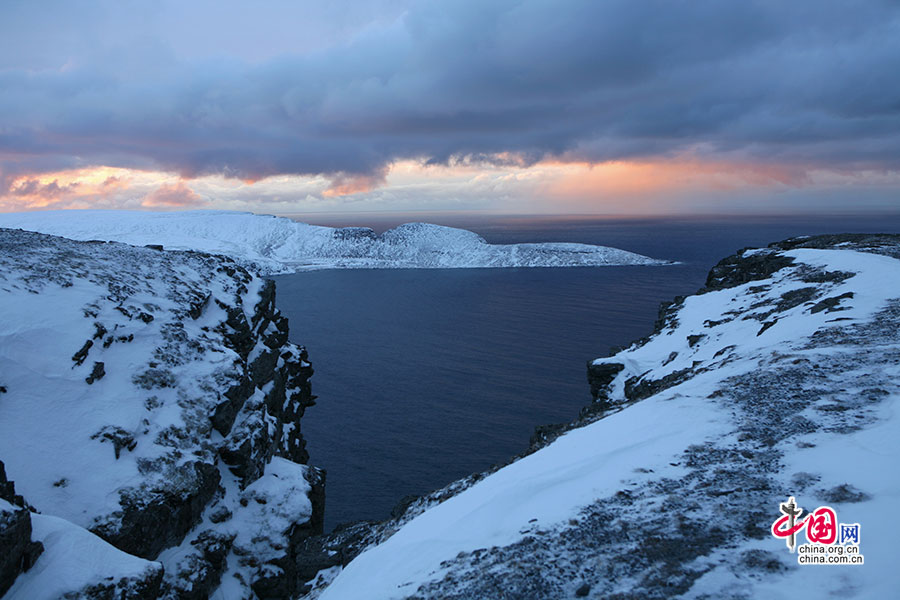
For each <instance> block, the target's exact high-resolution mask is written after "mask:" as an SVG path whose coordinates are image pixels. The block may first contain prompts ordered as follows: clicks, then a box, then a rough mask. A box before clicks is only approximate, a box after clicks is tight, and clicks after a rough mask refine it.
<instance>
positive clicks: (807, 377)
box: [314, 235, 900, 600]
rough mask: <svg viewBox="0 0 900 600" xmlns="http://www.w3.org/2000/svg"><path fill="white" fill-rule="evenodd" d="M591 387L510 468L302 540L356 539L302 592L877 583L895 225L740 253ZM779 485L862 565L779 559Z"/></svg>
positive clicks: (719, 591) (897, 321)
mask: <svg viewBox="0 0 900 600" xmlns="http://www.w3.org/2000/svg"><path fill="white" fill-rule="evenodd" d="M589 381H590V384H591V388H592V390H593V392H594V396H595V402H594V403H593V404H592V405H591V406H589V407H588V408H586V409H585V410H584V411H583V414H582V415H581V417H580V418H579V419H578V420H576V421H574V422H573V423H570V424H567V425H560V426H556V427H542V428H539V429H538V431H537V432H536V435H535V438H534V440H533V443H534V446H533V448H532V451H531V452H530V453H527V454H526V455H525V456H523V457H521V458H519V459H518V460H516V461H514V462H512V463H511V464H509V465H508V466H505V467H503V468H499V469H497V470H495V471H493V472H490V473H487V474H482V475H476V476H473V477H470V478H467V479H465V480H462V481H459V482H456V483H454V484H452V485H451V486H449V487H448V488H446V489H445V490H441V491H438V492H436V493H434V494H432V495H430V496H428V497H425V498H422V499H420V500H418V501H416V502H413V503H412V504H410V505H409V506H408V507H407V508H406V512H405V514H403V515H402V516H400V517H399V518H398V519H396V520H394V521H392V522H387V523H382V524H379V525H377V526H375V527H368V528H365V527H360V528H357V530H356V531H348V532H343V533H339V534H336V535H334V536H332V537H331V538H328V537H326V538H322V539H321V541H320V546H321V547H322V548H323V550H325V551H329V550H330V551H331V552H343V553H344V554H345V558H350V557H351V556H353V555H354V554H356V553H357V552H358V551H359V548H365V547H366V546H367V545H368V547H367V548H366V549H365V550H364V551H363V552H362V553H361V554H359V555H358V556H356V557H355V558H353V560H351V561H350V562H349V564H346V565H345V566H344V568H343V570H341V567H340V565H337V566H334V567H332V568H331V569H330V570H328V571H323V572H322V577H321V579H322V581H323V582H326V581H329V580H331V583H330V585H329V586H327V587H324V585H323V586H322V587H320V588H319V589H318V590H317V591H316V592H314V595H315V596H317V597H321V598H322V599H323V600H332V599H334V600H342V599H347V598H363V597H364V598H370V599H373V600H374V599H387V598H418V599H426V598H433V599H438V598H440V599H443V600H447V599H469V598H535V599H537V598H548V599H549V598H554V599H557V598H577V597H592V598H593V597H596V598H671V597H682V598H794V599H796V598H811V599H812V598H821V597H824V596H828V595H832V594H841V595H850V596H853V597H859V598H887V597H893V596H895V595H896V592H897V590H898V589H900V572H898V570H897V569H896V568H895V566H894V558H895V557H896V540H897V539H900V522H898V520H897V519H896V518H894V510H895V507H896V506H897V505H898V503H900V487H898V482H900V480H898V477H897V466H896V465H897V464H898V462H900V417H898V415H897V403H898V400H900V237H898V236H875V235H873V236H843V237H839V236H832V237H818V238H800V239H795V240H789V241H787V242H782V243H780V244H775V245H773V246H772V247H770V248H767V249H756V250H745V251H743V252H740V253H739V254H737V255H735V256H733V257H730V258H728V259H725V260H723V261H722V262H721V263H720V264H719V265H718V266H717V267H716V268H714V269H713V270H712V272H711V273H710V277H709V280H708V282H707V286H706V287H705V288H704V289H703V290H701V291H700V293H698V294H696V295H694V296H690V297H687V298H681V299H679V300H678V301H676V302H675V303H673V304H672V305H670V306H667V307H665V308H664V309H663V310H662V311H661V315H660V321H659V322H658V324H657V330H656V332H655V333H654V334H653V335H652V336H650V337H649V338H648V339H646V340H641V341H639V342H636V343H635V344H634V345H632V346H631V347H630V348H627V349H625V350H623V351H621V352H619V353H618V354H616V355H615V356H612V357H610V358H603V359H598V360H596V361H593V362H592V363H590V365H589ZM791 496H793V497H795V498H796V501H797V503H798V504H799V505H800V506H801V507H803V508H805V509H806V511H808V512H812V511H813V510H814V509H815V508H817V507H818V506H820V505H828V506H830V507H831V508H833V509H834V510H835V511H836V514H837V517H838V519H839V520H840V521H841V522H845V523H851V524H852V523H857V524H859V525H860V526H861V530H860V543H859V545H858V546H857V548H858V549H859V551H860V555H863V556H864V558H865V563H864V565H862V566H859V565H856V566H853V565H841V566H805V565H800V564H798V558H797V557H798V554H796V553H793V554H792V553H791V552H790V551H789V550H788V549H787V548H786V546H785V541H784V540H782V539H776V538H775V537H773V535H772V534H771V527H772V525H773V522H774V521H775V520H776V519H778V518H779V517H781V516H782V513H781V512H780V509H779V506H780V503H784V502H787V501H788V498H789V497H791ZM805 515H806V513H803V516H804V517H805ZM833 525H836V523H834V524H833ZM797 536H798V539H799V538H801V537H802V533H798V534H797ZM803 541H805V538H804V539H803ZM354 545H355V547H354ZM343 562H344V563H346V560H344V561H343Z"/></svg>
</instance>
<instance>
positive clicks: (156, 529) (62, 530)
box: [0, 229, 321, 598]
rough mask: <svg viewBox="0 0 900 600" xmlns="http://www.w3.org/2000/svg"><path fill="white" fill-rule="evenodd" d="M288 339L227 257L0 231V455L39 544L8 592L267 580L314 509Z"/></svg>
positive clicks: (256, 288)
mask: <svg viewBox="0 0 900 600" xmlns="http://www.w3.org/2000/svg"><path fill="white" fill-rule="evenodd" d="M287 335H288V329H287V320H286V319H285V318H284V317H282V316H281V315H280V314H279V313H278V311H277V309H276V308H275V306H274V286H272V285H271V284H270V283H267V282H265V281H263V280H262V279H260V278H259V277H257V276H254V275H251V274H250V273H248V272H247V271H245V270H244V269H243V268H241V267H240V266H238V265H237V264H236V263H235V262H234V261H232V260H230V259H228V258H225V257H221V256H209V255H204V254H199V253H196V252H159V251H157V250H152V249H147V248H135V247H133V246H128V245H125V244H118V243H84V242H75V241H71V240H68V239H64V238H56V237H51V236H46V235H42V234H36V233H30V232H24V231H11V230H3V229H0V461H2V462H3V463H4V464H5V470H6V473H7V475H8V476H9V479H11V480H14V481H15V487H16V492H17V493H18V494H21V495H22V496H24V498H25V500H26V501H27V502H28V503H29V504H30V505H31V506H33V507H34V508H35V509H37V510H38V511H40V512H41V513H42V516H40V517H37V516H35V517H34V518H32V521H33V526H34V536H35V539H42V540H43V542H44V547H45V550H44V553H43V554H41V555H40V556H39V558H38V561H37V563H36V564H35V565H34V567H33V568H32V569H31V570H30V571H29V572H28V573H26V574H24V575H22V576H20V579H21V581H17V582H16V584H15V586H14V587H13V588H12V589H11V590H10V592H9V597H10V598H37V597H58V595H59V594H57V592H60V593H62V591H64V592H66V593H68V592H71V593H73V594H78V593H83V591H82V592H79V590H80V589H81V588H82V587H83V586H87V585H88V584H89V583H102V582H103V581H104V580H103V577H105V576H106V575H107V574H110V575H111V574H114V573H115V574H118V576H119V577H126V578H127V577H131V576H132V575H135V574H140V573H143V574H144V580H143V581H142V583H141V585H143V586H144V587H146V586H152V585H156V587H159V585H160V581H159V579H160V575H161V573H162V571H161V569H160V564H161V565H162V567H164V568H165V580H164V581H163V582H162V585H163V589H169V590H172V589H177V590H191V589H194V590H195V592H196V593H198V594H200V596H202V595H203V593H204V592H202V591H198V590H202V589H205V588H210V587H212V588H214V587H217V586H218V580H219V578H220V577H221V578H223V579H224V581H227V582H228V584H229V585H230V586H232V587H233V588H236V589H237V590H238V591H236V592H235V593H233V594H232V595H231V596H229V597H245V596H247V595H248V593H249V590H250V587H251V586H252V585H257V586H261V585H262V586H266V585H274V584H273V583H272V582H273V581H275V580H276V579H278V577H280V575H279V573H278V572H280V571H279V570H280V567H276V566H273V565H272V564H270V563H272V562H275V563H277V562H278V561H280V560H283V559H284V558H285V555H286V554H287V553H289V551H290V548H291V543H295V542H296V540H292V536H295V535H299V532H301V531H304V528H305V530H306V531H307V532H311V531H312V530H314V529H315V528H316V525H315V523H314V521H315V520H316V519H321V514H318V515H315V514H314V513H315V512H316V510H318V512H319V513H320V512H321V507H319V508H318V509H314V507H313V502H314V501H315V499H314V488H315V487H316V486H319V487H320V486H321V481H320V479H321V477H320V475H319V474H318V471H317V470H316V469H314V468H312V467H309V466H306V465H304V464H298V463H301V462H305V460H306V452H305V450H304V442H303V439H302V437H301V435H300V417H301V416H302V414H303V411H304V409H305V407H306V406H309V405H311V403H312V398H311V396H310V393H309V391H310V387H309V383H308V379H309V377H310V376H311V375H312V369H311V367H310V365H309V363H308V362H306V360H304V358H305V356H306V355H305V353H304V351H303V350H302V349H300V348H298V347H296V346H294V345H293V344H290V343H288V342H287ZM101 538H102V539H101ZM103 540H105V541H103ZM107 542H108V543H107ZM110 544H112V546H115V547H116V548H118V550H116V549H115V548H113V547H112V546H110ZM161 552H162V554H160V553H161ZM66 555H68V556H69V560H68V561H67V560H66V558H65V556H66ZM92 556H93V557H92ZM138 557H140V558H138ZM142 559H149V560H151V561H155V562H152V563H151V562H148V560H142ZM107 563H108V564H107ZM105 565H106V566H105ZM107 567H109V568H107ZM104 569H106V570H105V571H104ZM276 571H278V572H276ZM73 572H77V573H79V575H78V577H74V576H72V577H70V576H69V574H70V573H73ZM95 575H96V577H99V578H100V579H99V580H96V581H92V580H91V578H92V577H94V576H95ZM101 575H102V576H103V577H101ZM238 577H239V578H238ZM154 578H155V579H154ZM154 581H155V583H154ZM292 585H293V583H289V584H286V586H287V587H286V589H293V588H292V587H291V586H292ZM59 586H63V587H64V588H65V589H63V588H61V587H59ZM38 590H42V591H41V593H40V594H39V593H38ZM48 590H49V591H48ZM54 590H55V591H54ZM200 596H198V597H200ZM86 597H89V595H88V596H86ZM116 597H119V596H118V595H117V596H116ZM122 597H133V596H130V595H127V596H122Z"/></svg>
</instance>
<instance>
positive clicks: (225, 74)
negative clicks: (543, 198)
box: [0, 0, 900, 205]
mask: <svg viewBox="0 0 900 600" xmlns="http://www.w3.org/2000/svg"><path fill="white" fill-rule="evenodd" d="M66 4H67V3H62V4H60V13H59V16H56V17H47V16H46V15H47V14H48V12H52V11H48V10H46V9H45V8H44V7H38V6H37V5H32V4H29V3H20V4H16V5H15V7H14V9H11V10H10V11H9V14H8V15H6V17H5V18H4V23H3V24H0V56H2V57H3V58H2V61H0V171H2V172H3V173H6V174H7V177H8V176H9V174H16V173H36V172H37V173H39V172H45V171H48V170H61V169H73V168H78V167H85V166H90V165H108V166H116V167H127V168H132V169H144V170H151V169H152V170H159V171H165V172H172V173H178V174H180V175H181V176H182V177H185V178H193V177H200V176H204V175H209V174H218V175H224V176H226V177H234V178H238V179H244V180H259V179H261V178H265V177H271V176H276V175H284V174H288V175H308V176H315V175H318V174H324V175H326V176H327V178H328V179H330V180H331V181H332V185H331V187H330V188H328V191H326V192H325V194H326V195H329V194H331V195H335V196H337V195H341V194H348V193H353V192H355V191H359V190H364V189H370V188H371V187H372V186H374V185H378V184H379V183H380V182H381V181H383V178H384V175H383V174H384V173H385V172H386V171H385V170H386V169H387V168H388V166H389V165H390V164H392V163H395V162H398V161H403V160H407V159H414V160H417V161H423V162H425V163H428V164H445V165H454V164H481V163H483V164H489V165H493V164H513V165H533V164H535V163H537V162H539V161H547V160H551V159H552V160H557V161H568V162H576V163H581V162H587V163H598V162H600V163H602V162H607V161H638V162H641V161H651V160H669V159H672V158H673V157H674V158H677V159H679V160H685V159H696V160H705V161H712V162H727V163H729V164H751V163H763V164H767V165H770V166H779V167H780V168H782V169H785V170H794V171H798V172H805V171H806V170H808V169H810V168H841V169H851V170H852V169H857V170H875V171H878V170H896V169H897V165H898V164H900V78H898V77H897V76H896V73H898V72H900V6H898V4H897V3H896V2H890V1H878V0H874V1H872V2H867V3H845V2H837V1H828V0H817V1H811V0H800V1H797V2H791V3H784V2H778V1H775V0H755V1H749V2H721V1H720V0H693V1H691V2H676V1H671V0H649V1H647V2H634V1H633V0H607V1H598V0H583V1H580V0H565V1H560V2H543V1H539V0H498V1H496V2H483V1H480V0H458V1H452V2H449V1H448V2H440V3H434V2H426V1H421V2H420V1H409V2H402V1H399V0H398V1H394V2H389V1H387V0H385V1H380V2H374V1H369V2H365V1H364V2H357V3H353V4H345V3H337V4H335V5H334V8H333V9H325V8H319V9H315V8H311V7H314V6H318V5H321V4H322V3H300V4H297V5H296V6H294V7H293V8H292V5H291V4H290V3H281V4H278V5H277V8H276V9H260V10H259V12H248V11H247V10H246V9H245V8H242V7H243V6H245V5H243V4H242V3H236V2H224V3H223V2H215V3H212V2H206V3H196V4H195V3H190V4H191V5H192V7H191V8H179V4H178V3H174V2H160V3H154V5H152V6H151V5H147V6H145V7H143V8H141V9H140V14H139V15H137V16H135V15H133V14H131V13H130V12H129V10H126V9H123V8H121V7H118V8H117V6H118V4H117V3H111V2H97V3H95V4H94V5H92V6H91V7H90V8H87V9H84V10H83V11H82V10H81V9H79V10H78V11H76V10H74V9H67V8H65V6H66ZM182 4H183V3H182ZM351 8H353V10H350V9H351ZM304 11H305V12H304ZM304 14H307V15H310V16H308V17H307V18H305V19H304ZM353 15H356V16H353ZM292 27H293V28H294V29H295V30H296V34H295V35H293V36H292V35H291V32H292ZM75 32H78V35H75ZM191 32H195V34H193V35H192V33H191ZM196 32H199V33H196ZM244 34H246V38H247V39H248V40H250V41H252V43H250V42H247V43H244V41H241V40H242V39H243V38H242V36H243V35H244ZM45 38H52V39H53V40H56V41H57V43H56V44H55V45H54V44H48V43H47V39H45ZM3 40H6V41H3ZM86 40H88V41H86ZM54 48H56V49H57V50H54ZM799 176H800V177H802V175H799ZM791 177H794V175H791ZM179 185H181V184H179ZM176 187H177V186H176ZM185 190H186V188H185ZM185 190H179V189H174V190H172V195H171V196H166V195H165V194H166V193H168V192H166V193H162V192H161V195H160V196H159V198H156V197H154V198H152V199H151V198H150V197H149V196H148V197H147V200H145V201H148V202H154V203H163V202H186V203H188V204H191V203H195V202H196V201H197V200H196V199H195V198H192V197H190V196H189V195H187V194H186V192H185ZM47 191H48V192H50V193H51V195H52V192H54V190H52V189H50V188H47ZM182 192H184V193H182ZM179 194H181V195H179ZM166 198H171V199H170V200H168V199H166ZM182 205H184V204H182Z"/></svg>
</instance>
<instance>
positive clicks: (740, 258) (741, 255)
mask: <svg viewBox="0 0 900 600" xmlns="http://www.w3.org/2000/svg"><path fill="white" fill-rule="evenodd" d="M793 263H794V259H793V258H790V257H789V256H782V255H780V254H778V253H776V252H767V251H756V252H752V253H749V254H748V253H746V251H743V250H742V251H740V252H738V253H737V254H734V255H732V256H729V257H728V258H724V259H722V260H721V261H719V263H718V264H717V265H716V266H714V267H713V268H712V269H711V270H710V272H709V275H708V276H707V278H706V286H705V287H703V288H702V289H701V290H700V292H699V293H704V292H711V291H715V290H724V289H727V288H732V287H737V286H739V285H743V284H745V283H749V282H751V281H760V280H762V279H768V278H769V277H770V276H771V275H772V274H773V273H775V272H776V271H779V270H781V269H783V268H784V267H787V266H790V265H792V264H793Z"/></svg>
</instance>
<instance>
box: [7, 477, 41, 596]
mask: <svg viewBox="0 0 900 600" xmlns="http://www.w3.org/2000/svg"><path fill="white" fill-rule="evenodd" d="M0 548H2V549H3V552H0V596H2V595H3V594H4V593H6V590H8V589H9V587H10V586H11V585H12V584H13V582H14V581H15V579H16V577H18V575H19V573H24V572H25V571H27V570H28V569H30V568H31V566H32V565H33V564H34V563H35V561H36V560H37V559H38V556H40V554H41V552H43V551H44V546H43V544H41V543H40V542H35V541H32V539H31V513H30V512H29V511H28V510H27V509H26V508H25V501H24V499H23V498H22V496H19V495H17V494H16V490H15V486H14V484H13V482H12V481H9V480H7V479H6V471H5V469H4V465H3V461H0Z"/></svg>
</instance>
